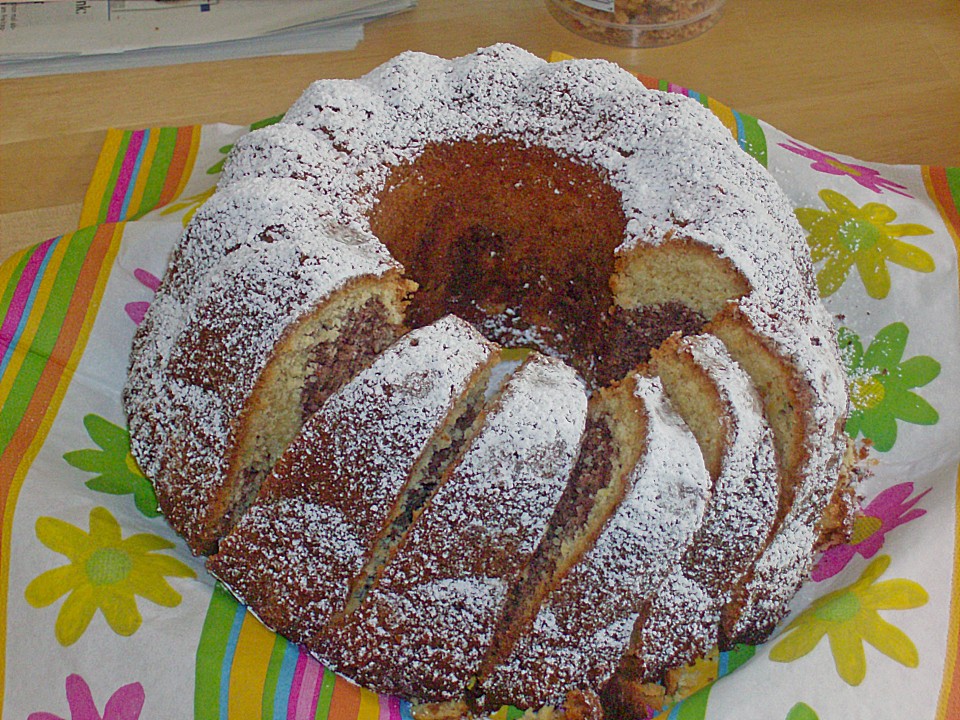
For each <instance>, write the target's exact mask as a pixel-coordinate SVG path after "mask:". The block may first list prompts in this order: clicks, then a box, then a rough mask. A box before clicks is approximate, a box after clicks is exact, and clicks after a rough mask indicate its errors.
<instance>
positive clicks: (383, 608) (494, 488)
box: [318, 354, 587, 701]
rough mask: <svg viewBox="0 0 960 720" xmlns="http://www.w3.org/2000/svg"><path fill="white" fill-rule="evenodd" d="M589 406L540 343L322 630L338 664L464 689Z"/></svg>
mask: <svg viewBox="0 0 960 720" xmlns="http://www.w3.org/2000/svg"><path fill="white" fill-rule="evenodd" d="M586 407H587V401H586V393H585V391H584V388H583V387H582V385H581V384H580V383H579V381H578V380H577V378H576V376H575V374H574V373H573V371H572V370H571V369H570V368H569V367H567V366H565V365H563V363H561V362H559V361H557V360H554V359H552V358H547V357H544V356H542V355H539V354H533V355H532V356H531V357H530V358H529V359H528V360H527V361H526V362H525V363H524V364H523V365H522V366H521V367H520V369H519V370H517V371H516V373H514V375H513V376H512V377H511V378H509V379H508V380H507V382H506V384H505V387H504V389H503V391H502V394H501V395H500V397H499V398H498V399H497V400H496V401H495V404H494V406H493V408H491V409H490V410H489V411H487V412H486V414H485V416H481V420H482V425H481V426H480V428H479V430H478V432H477V434H476V435H475V436H474V437H473V438H472V439H471V440H470V441H469V444H468V445H467V447H466V448H465V449H464V451H463V455H462V458H461V459H460V461H459V462H458V463H457V464H456V466H455V467H454V469H453V470H452V471H451V472H450V473H449V474H448V476H447V477H446V478H445V479H444V481H443V483H442V484H441V486H440V488H439V489H438V490H437V491H436V493H435V495H434V496H433V497H432V498H431V499H430V500H429V502H428V503H427V505H426V506H425V508H424V510H423V512H422V514H420V516H419V517H418V518H417V519H416V521H415V522H414V523H413V525H412V526H411V527H410V529H409V531H408V533H407V535H406V537H405V538H404V539H403V541H402V543H401V545H400V546H399V547H398V549H397V553H396V555H395V557H394V558H393V560H392V561H391V562H390V563H389V564H388V565H387V566H386V568H385V569H384V571H383V573H382V575H381V577H380V581H379V583H378V585H377V586H376V587H375V588H374V589H373V590H372V591H371V592H370V594H369V595H368V596H367V599H366V600H365V601H364V603H363V604H362V605H361V607H360V609H358V610H357V611H356V612H355V613H354V614H353V615H351V616H349V617H348V618H347V621H346V625H345V627H343V628H338V629H335V630H334V631H333V632H330V633H327V635H326V637H323V638H321V639H319V640H318V645H319V646H320V647H323V648H325V649H326V651H327V652H328V654H329V655H330V656H331V657H330V660H331V661H332V662H333V663H334V664H335V665H336V666H337V667H338V669H341V670H343V671H344V672H346V673H347V674H348V675H349V676H350V677H352V678H355V679H357V680H358V681H360V682H361V683H363V684H365V685H367V686H370V687H373V688H374V689H377V690H379V691H381V692H394V693H400V694H402V695H404V696H407V697H419V698H422V699H427V700H430V701H438V700H447V699H454V698H458V697H460V696H461V695H462V693H463V691H464V688H465V687H466V685H467V682H468V681H469V679H470V677H471V676H472V675H473V674H474V673H475V672H476V670H477V668H478V667H479V664H480V661H481V659H482V657H483V653H484V651H485V649H486V647H487V645H488V644H489V642H490V639H491V637H492V633H493V631H494V628H495V623H496V620H497V618H498V616H499V613H500V611H501V605H502V601H503V598H504V596H505V593H506V591H507V588H508V587H509V586H510V585H511V584H512V583H513V582H515V581H516V579H517V577H518V574H519V572H520V570H521V568H522V567H523V566H524V564H525V563H526V561H527V560H528V559H529V558H530V556H531V554H532V553H533V551H534V549H535V548H536V547H537V545H538V544H539V542H540V539H541V537H542V535H543V532H544V529H545V527H546V522H547V519H548V518H549V516H550V512H551V510H552V508H553V507H554V505H555V504H556V502H557V500H558V499H559V497H560V494H561V492H562V490H563V488H564V486H565V484H566V482H567V476H568V474H569V473H570V471H571V470H572V468H573V463H574V460H575V459H576V454H577V450H578V448H579V443H580V437H581V435H582V433H583V430H584V427H585V423H586ZM454 528H455V529H456V532H452V531H451V530H452V529H454ZM372 656H375V658H376V662H375V663H369V662H368V660H370V659H371V657H372Z"/></svg>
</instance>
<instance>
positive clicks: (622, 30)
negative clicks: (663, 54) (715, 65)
mask: <svg viewBox="0 0 960 720" xmlns="http://www.w3.org/2000/svg"><path fill="white" fill-rule="evenodd" d="M723 3H724V0H547V8H548V9H549V10H550V14H551V15H553V17H554V18H556V19H557V21H558V22H559V23H560V24H561V25H563V26H564V27H565V28H567V29H568V30H572V31H573V32H575V33H577V34H578V35H583V36H584V37H586V38H589V39H590V40H595V41H597V42H602V43H607V44H608V45H622V46H624V47H659V46H661V45H672V44H673V43H678V42H683V41H684V40H689V39H690V38H693V37H696V36H697V35H700V34H701V33H703V32H706V31H707V30H709V29H710V28H711V27H713V26H714V25H715V24H716V22H717V20H719V19H720V10H721V8H722V7H723Z"/></svg>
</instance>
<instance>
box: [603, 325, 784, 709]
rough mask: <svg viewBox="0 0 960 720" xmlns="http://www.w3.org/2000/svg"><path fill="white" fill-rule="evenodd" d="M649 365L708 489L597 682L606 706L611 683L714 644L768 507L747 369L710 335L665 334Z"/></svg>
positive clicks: (773, 476)
mask: <svg viewBox="0 0 960 720" xmlns="http://www.w3.org/2000/svg"><path fill="white" fill-rule="evenodd" d="M651 369H652V371H653V372H655V373H656V375H657V376H658V377H659V378H660V380H661V381H662V382H663V386H664V389H665V390H666V392H667V395H668V396H669V397H670V400H671V402H672V403H673V405H674V407H675V408H676V409H677V411H678V412H679V414H680V416H681V417H682V418H683V419H684V421H685V422H686V424H687V425H688V426H689V427H690V429H691V430H692V431H693V434H694V436H695V437H696V438H697V442H698V444H699V446H700V450H701V452H702V454H703V459H704V462H705V464H706V468H707V471H708V472H709V474H710V478H711V481H712V489H711V495H710V501H709V503H708V505H707V508H706V511H705V513H704V516H703V521H702V522H701V524H700V526H699V527H698V528H697V531H696V533H695V534H694V536H693V540H692V542H691V543H690V545H689V546H688V547H687V548H686V550H685V552H684V553H683V557H682V558H681V559H680V563H679V564H678V565H677V567H676V568H675V569H674V570H673V571H672V572H671V573H670V574H669V575H668V576H667V577H666V579H665V580H664V582H663V584H662V585H661V586H660V587H659V588H658V589H657V592H656V593H655V595H654V597H653V599H652V600H651V601H650V602H649V603H648V604H647V606H646V607H645V608H644V609H643V610H642V612H641V613H640V619H639V620H638V622H637V625H636V628H635V639H634V644H633V646H632V647H631V649H630V652H629V653H628V654H627V655H626V656H625V658H624V661H623V663H622V664H621V667H620V669H619V671H618V675H617V677H616V678H615V680H614V682H613V683H612V684H611V686H610V687H608V688H607V693H608V698H607V701H608V702H609V703H611V704H614V705H615V704H616V703H617V700H616V697H615V696H616V695H617V693H619V692H621V689H620V688H619V687H618V686H619V684H620V683H627V684H630V683H637V682H640V683H643V682H661V681H663V680H664V675H665V672H666V671H667V670H669V669H671V668H677V667H680V666H682V665H685V664H686V663H688V662H691V661H692V660H694V659H695V658H697V657H700V656H701V655H703V654H704V653H705V652H706V651H707V650H709V649H711V648H712V647H714V646H715V645H716V644H717V641H718V628H719V623H720V613H721V610H722V609H723V607H724V605H726V603H727V602H728V601H729V599H730V596H731V593H732V591H733V584H734V582H735V580H736V579H737V578H738V577H740V576H741V575H742V574H743V573H745V572H746V571H747V570H748V568H749V567H750V566H751V564H752V563H753V561H754V559H755V558H756V557H757V554H758V553H759V552H760V550H761V549H762V547H763V546H764V544H765V543H766V541H767V538H768V536H769V534H770V531H771V527H772V525H773V522H774V518H775V516H776V512H777V498H778V491H777V467H776V456H775V451H774V446H773V437H772V432H771V430H770V426H769V425H768V424H767V421H766V420H765V419H764V416H763V409H762V406H761V402H760V398H759V397H758V395H757V391H756V389H755V388H754V386H753V383H752V381H751V380H750V377H749V376H748V375H747V373H746V372H745V371H744V370H743V369H742V368H741V367H740V366H739V365H737V363H736V362H735V361H734V360H733V359H732V358H731V357H730V355H729V353H728V352H727V350H726V348H725V346H724V345H723V343H722V342H721V341H720V339H719V338H717V337H715V336H712V335H709V334H701V335H692V336H688V337H685V338H681V337H679V336H672V337H671V338H670V339H668V340H667V341H666V342H665V343H664V344H663V345H662V346H661V347H660V348H659V349H657V350H656V351H655V352H654V353H653V358H652V363H651Z"/></svg>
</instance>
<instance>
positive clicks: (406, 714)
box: [400, 700, 413, 720]
mask: <svg viewBox="0 0 960 720" xmlns="http://www.w3.org/2000/svg"><path fill="white" fill-rule="evenodd" d="M400 717H402V718H403V720H413V705H411V704H410V703H409V702H407V701H406V700H401V701H400Z"/></svg>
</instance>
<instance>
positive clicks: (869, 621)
mask: <svg viewBox="0 0 960 720" xmlns="http://www.w3.org/2000/svg"><path fill="white" fill-rule="evenodd" d="M889 565H890V557H889V556H888V555H881V556H879V557H878V558H877V559H876V560H874V561H873V562H871V563H870V564H869V565H868V566H867V569H866V570H864V571H863V574H862V575H861V576H860V579H859V580H857V581H856V582H855V583H853V584H852V585H850V586H848V587H845V588H841V589H840V590H836V591H834V592H832V593H830V594H828V595H824V596H823V597H822V598H819V599H818V600H816V601H815V602H814V603H813V604H812V605H811V606H810V607H809V608H807V610H806V611H804V612H803V614H801V615H800V616H798V617H797V618H796V619H795V620H794V621H793V622H791V623H790V624H789V625H787V628H786V630H785V631H784V636H783V638H782V639H781V640H780V642H778V643H777V644H776V645H774V646H773V649H772V650H771V651H770V659H771V660H774V661H776V662H791V661H793V660H796V659H797V658H801V657H803V656H804V655H806V654H807V653H809V652H810V651H811V650H813V649H814V648H815V647H816V646H817V645H818V644H819V642H820V640H821V638H823V636H824V635H826V636H827V638H828V639H829V641H830V652H831V653H832V654H833V661H834V663H835V664H836V666H837V672H838V673H839V674H840V677H841V678H843V680H844V681H846V682H847V683H848V684H850V685H859V684H860V683H861V682H862V681H863V678H864V676H865V675H866V673H867V660H866V656H865V654H864V651H863V641H864V640H866V641H867V642H868V643H870V644H871V645H873V647H875V648H876V649H877V650H879V651H880V652H882V653H883V654H884V655H886V656H887V657H889V658H891V659H893V660H896V661H897V662H898V663H900V664H901V665H904V666H906V667H910V668H915V667H917V665H918V664H919V662H920V658H919V655H918V653H917V648H916V646H915V645H914V644H913V641H912V640H911V639H910V638H909V637H907V635H906V633H904V632H903V631H902V630H900V629H899V628H897V627H894V626H893V625H891V624H890V623H888V622H887V621H886V620H884V619H883V618H881V617H880V615H879V613H878V612H877V611H878V610H907V609H910V608H916V607H920V606H921V605H924V604H926V602H927V600H928V596H927V592H926V591H925V590H924V589H923V588H922V587H920V585H918V584H917V583H915V582H913V581H911V580H904V579H901V578H897V579H894V580H885V581H883V582H880V583H876V584H875V581H876V580H877V578H879V577H880V576H881V575H882V574H883V573H884V572H885V571H886V569H887V567H889Z"/></svg>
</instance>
